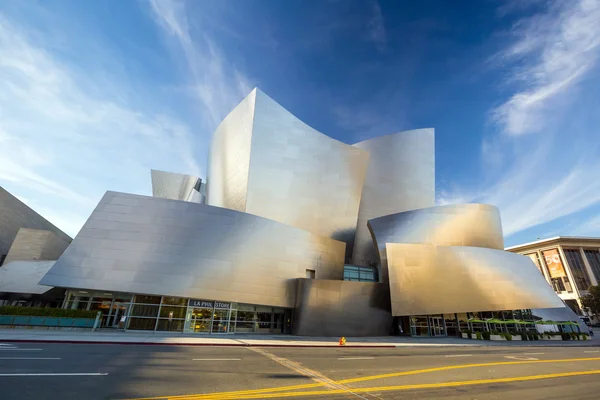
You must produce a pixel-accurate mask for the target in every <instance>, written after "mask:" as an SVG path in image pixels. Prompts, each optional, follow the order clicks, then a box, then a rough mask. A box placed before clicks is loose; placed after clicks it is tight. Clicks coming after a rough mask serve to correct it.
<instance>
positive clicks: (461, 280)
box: [386, 243, 564, 316]
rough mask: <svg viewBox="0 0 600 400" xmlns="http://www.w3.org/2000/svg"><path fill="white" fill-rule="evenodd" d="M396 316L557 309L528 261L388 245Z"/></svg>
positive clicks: (488, 252)
mask: <svg viewBox="0 0 600 400" xmlns="http://www.w3.org/2000/svg"><path fill="white" fill-rule="evenodd" d="M386 252H387V262H388V268H389V284H390V297H391V303H392V314H393V315H396V316H399V315H425V314H443V313H460V312H474V311H501V310H516V309H529V308H531V309H536V308H538V309H539V308H557V307H563V306H564V304H563V303H562V301H561V300H560V298H559V297H558V296H557V295H556V293H554V291H553V290H552V288H551V287H550V286H549V285H548V284H547V283H546V281H545V280H544V278H543V277H542V276H541V274H540V273H539V271H538V270H537V268H536V267H535V265H534V264H533V262H532V261H531V259H530V258H529V257H526V256H522V255H519V254H514V253H510V252H507V251H502V250H495V249H486V248H481V247H465V246H436V245H433V244H399V243H387V244H386Z"/></svg>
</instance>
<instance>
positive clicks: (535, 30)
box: [493, 0, 600, 135]
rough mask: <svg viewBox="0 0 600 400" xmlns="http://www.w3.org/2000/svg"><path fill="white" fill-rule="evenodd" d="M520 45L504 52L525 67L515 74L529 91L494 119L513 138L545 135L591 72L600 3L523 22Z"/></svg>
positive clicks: (553, 9) (553, 10) (599, 34)
mask: <svg viewBox="0 0 600 400" xmlns="http://www.w3.org/2000/svg"><path fill="white" fill-rule="evenodd" d="M513 34H514V35H515V37H516V38H517V40H516V41H515V42H514V43H513V44H512V46H510V47H509V48H508V49H506V50H505V51H503V52H502V55H503V58H504V60H505V61H507V62H520V63H523V64H524V65H519V66H518V67H516V70H514V71H513V78H514V79H516V80H519V81H520V82H521V83H522V84H523V87H524V89H523V90H520V91H518V92H517V93H515V94H514V95H513V96H512V97H511V98H510V99H509V100H508V101H506V102H505V103H503V104H502V105H500V106H499V107H497V108H496V109H495V110H494V112H493V114H494V119H495V120H496V121H497V122H498V123H499V124H501V126H502V128H503V131H504V132H505V133H506V134H509V135H523V134H527V133H534V132H539V131H543V130H544V129H545V128H546V127H547V125H548V124H549V123H550V122H551V121H552V118H548V117H549V115H548V114H549V112H550V111H551V109H552V107H553V106H554V105H555V102H557V101H559V102H563V101H565V100H566V99H565V96H567V93H568V92H569V90H570V89H572V88H573V86H575V85H576V84H577V83H578V82H579V81H581V79H582V78H583V77H584V76H585V75H586V73H588V72H590V71H591V70H592V69H593V67H594V65H595V64H596V61H597V59H598V48H599V47H600V2H599V1H598V0H573V1H558V2H555V3H553V4H552V5H551V6H550V8H549V10H548V12H547V13H545V14H542V15H537V16H535V17H533V18H529V19H525V20H521V21H519V22H518V23H517V24H516V25H515V27H514V29H513Z"/></svg>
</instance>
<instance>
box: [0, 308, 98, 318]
mask: <svg viewBox="0 0 600 400" xmlns="http://www.w3.org/2000/svg"><path fill="white" fill-rule="evenodd" d="M0 315H28V316H31V317H65V318H96V311H85V310H65V309H63V308H37V307H8V306H2V307H0Z"/></svg>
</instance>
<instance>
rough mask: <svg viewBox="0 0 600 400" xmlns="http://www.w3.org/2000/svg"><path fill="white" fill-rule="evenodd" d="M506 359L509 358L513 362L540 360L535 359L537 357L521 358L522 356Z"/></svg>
mask: <svg viewBox="0 0 600 400" xmlns="http://www.w3.org/2000/svg"><path fill="white" fill-rule="evenodd" d="M504 358H509V359H511V360H523V361H533V360H539V358H535V357H520V356H504Z"/></svg>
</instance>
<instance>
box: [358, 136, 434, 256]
mask: <svg viewBox="0 0 600 400" xmlns="http://www.w3.org/2000/svg"><path fill="white" fill-rule="evenodd" d="M354 146H355V147H358V148H360V149H364V150H366V151H368V152H369V154H370V158H369V166H368V168H367V176H366V179H365V184H364V187H363V191H362V198H361V200H360V208H359V211H358V223H357V228H356V237H355V240H354V249H353V254H352V263H353V264H357V265H370V264H371V263H377V262H378V261H379V260H378V257H377V251H376V250H375V248H374V246H373V242H372V240H371V236H370V234H369V229H368V227H367V221H368V220H370V219H373V218H378V217H381V216H384V215H389V214H395V213H398V212H402V211H408V210H414V209H417V208H424V207H431V206H433V205H434V204H435V144H434V130H433V129H416V130H411V131H405V132H399V133H396V134H392V135H387V136H380V137H376V138H373V139H369V140H365V141H364V142H360V143H356V144H355V145H354Z"/></svg>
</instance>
